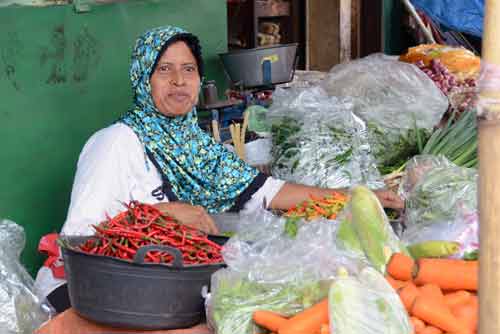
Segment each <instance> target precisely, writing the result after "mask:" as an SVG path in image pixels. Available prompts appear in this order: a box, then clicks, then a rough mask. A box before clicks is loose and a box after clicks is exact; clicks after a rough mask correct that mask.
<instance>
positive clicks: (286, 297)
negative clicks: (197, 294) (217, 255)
mask: <svg viewBox="0 0 500 334" xmlns="http://www.w3.org/2000/svg"><path fill="white" fill-rule="evenodd" d="M330 284H331V281H320V282H318V281H315V282H286V283H274V284H270V283H258V282H253V281H250V280H248V279H246V278H241V277H234V276H233V275H229V276H227V277H226V276H224V275H220V276H219V277H218V279H217V286H216V289H215V290H214V292H213V294H212V298H213V300H212V312H213V319H214V321H215V327H216V330H217V333H218V334H254V333H257V332H260V331H259V330H258V328H257V327H256V325H254V323H253V321H252V314H253V312H254V311H256V310H268V311H273V312H277V313H280V314H282V315H284V316H291V315H293V314H296V313H298V312H300V311H302V310H304V309H305V308H308V307H310V306H312V305H314V304H315V303H316V302H318V301H319V300H321V299H322V298H325V297H326V296H327V295H328V290H329V287H330Z"/></svg>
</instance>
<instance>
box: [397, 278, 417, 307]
mask: <svg viewBox="0 0 500 334" xmlns="http://www.w3.org/2000/svg"><path fill="white" fill-rule="evenodd" d="M398 294H399V298H400V299H401V302H403V305H404V306H405V308H406V310H410V309H411V306H412V305H413V303H414V302H415V299H416V298H417V297H418V295H420V291H419V290H418V288H417V287H416V286H415V284H413V283H408V284H407V285H405V286H404V287H402V288H400V289H399V290H398Z"/></svg>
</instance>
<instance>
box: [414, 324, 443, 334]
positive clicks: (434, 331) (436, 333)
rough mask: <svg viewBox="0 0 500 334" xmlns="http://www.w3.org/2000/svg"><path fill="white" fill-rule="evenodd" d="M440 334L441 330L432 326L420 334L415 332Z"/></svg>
mask: <svg viewBox="0 0 500 334" xmlns="http://www.w3.org/2000/svg"><path fill="white" fill-rule="evenodd" d="M442 333H443V331H442V330H440V329H439V328H437V327H434V326H427V327H425V328H424V329H422V330H421V331H420V332H417V334H442Z"/></svg>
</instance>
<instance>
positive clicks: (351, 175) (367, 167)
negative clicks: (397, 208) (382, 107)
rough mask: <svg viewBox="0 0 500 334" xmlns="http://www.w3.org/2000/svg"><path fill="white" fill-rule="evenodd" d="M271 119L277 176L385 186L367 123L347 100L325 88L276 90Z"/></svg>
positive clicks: (327, 184) (341, 184) (323, 182)
mask: <svg viewBox="0 0 500 334" xmlns="http://www.w3.org/2000/svg"><path fill="white" fill-rule="evenodd" d="M273 101H274V102H273V105H272V106H271V108H270V109H269V112H268V119H269V121H270V122H271V123H272V133H273V150H272V155H273V165H272V172H273V175H274V176H276V177H278V178H281V179H284V180H287V181H292V182H296V183H301V184H306V185H312V186H320V187H328V188H343V187H350V186H351V185H353V184H356V183H365V184H368V185H369V186H370V187H371V188H375V189H377V188H381V187H383V186H384V183H383V181H382V179H381V177H380V173H379V172H378V170H377V167H376V164H375V161H374V158H373V156H372V155H371V148H370V145H369V144H368V138H367V132H366V126H365V123H364V122H363V121H362V120H361V119H360V118H359V117H357V116H356V115H354V114H353V113H352V104H351V103H350V102H349V101H348V100H340V99H337V98H334V97H333V98H332V97H328V96H327V94H326V92H325V91H324V90H323V89H322V88H320V87H313V88H307V89H286V90H285V89H277V90H276V92H275V94H274V96H273Z"/></svg>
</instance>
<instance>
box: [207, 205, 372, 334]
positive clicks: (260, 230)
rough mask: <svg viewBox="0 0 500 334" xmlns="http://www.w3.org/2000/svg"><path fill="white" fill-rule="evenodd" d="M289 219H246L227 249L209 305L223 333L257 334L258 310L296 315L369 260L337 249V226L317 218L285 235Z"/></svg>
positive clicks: (212, 321)
mask: <svg viewBox="0 0 500 334" xmlns="http://www.w3.org/2000/svg"><path fill="white" fill-rule="evenodd" d="M284 224H285V220H284V219H282V218H279V217H276V216H274V215H272V214H271V213H269V212H266V211H262V212H260V213H258V214H255V215H253V219H252V218H250V216H248V217H247V219H246V223H245V224H244V225H243V226H241V230H240V232H239V233H238V234H237V235H236V236H235V237H233V238H231V239H230V240H229V242H228V243H227V244H226V245H225V247H224V250H223V255H224V260H225V261H226V263H227V265H228V268H226V269H222V270H219V271H217V272H216V273H215V274H214V275H213V276H212V284H211V289H212V292H211V295H210V299H209V302H208V306H207V318H208V321H209V324H210V326H211V327H212V328H213V329H214V330H215V331H216V333H218V334H229V333H230V334H253V333H257V332H260V330H259V329H258V328H257V327H256V326H255V325H254V324H253V321H252V314H253V312H254V311H256V310H269V311H274V312H278V313H280V314H282V315H284V316H290V315H293V314H295V313H297V312H299V311H301V310H303V309H305V308H307V307H310V306H312V305H314V304H315V303H317V302H318V301H319V300H321V299H322V298H325V297H326V296H327V295H328V291H329V287H330V285H331V283H332V280H333V278H334V277H335V275H336V273H337V270H338V269H339V268H346V270H347V271H348V272H349V273H358V272H359V269H360V268H362V267H364V266H365V265H366V262H365V261H364V260H363V259H361V258H359V257H358V256H357V255H355V254H354V253H349V252H347V251H341V250H339V249H338V248H337V247H336V230H337V223H336V222H334V221H324V220H318V221H314V222H310V223H307V224H303V225H302V226H300V227H299V230H298V233H297V236H296V238H293V239H292V238H289V237H288V236H287V235H286V234H285V233H284Z"/></svg>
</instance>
